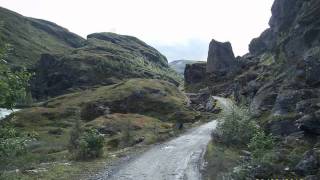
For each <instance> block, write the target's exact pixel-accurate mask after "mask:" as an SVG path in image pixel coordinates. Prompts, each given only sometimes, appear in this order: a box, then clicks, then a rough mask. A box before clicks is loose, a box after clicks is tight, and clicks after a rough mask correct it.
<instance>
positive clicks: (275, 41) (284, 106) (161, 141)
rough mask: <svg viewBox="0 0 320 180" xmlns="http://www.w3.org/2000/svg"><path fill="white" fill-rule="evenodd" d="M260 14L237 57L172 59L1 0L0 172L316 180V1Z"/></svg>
mask: <svg viewBox="0 0 320 180" xmlns="http://www.w3.org/2000/svg"><path fill="white" fill-rule="evenodd" d="M271 12H272V16H271V18H270V21H269V28H268V29H266V30H265V31H264V32H262V33H261V35H260V36H259V37H257V38H254V39H253V40H252V41H251V42H250V44H249V52H248V53H247V54H245V55H243V56H235V53H234V50H233V46H232V44H231V43H230V42H219V41H217V40H215V39H212V40H211V42H210V44H208V56H207V60H206V61H197V60H184V59H181V60H176V61H171V62H170V60H168V59H167V58H166V57H165V55H163V54H162V53H161V52H159V51H158V50H157V49H156V48H154V47H152V46H151V45H149V44H147V43H146V42H144V41H142V40H140V39H138V38H137V37H134V36H129V35H121V34H117V33H113V32H98V33H91V34H89V35H87V37H86V38H83V37H81V36H79V35H77V34H75V33H73V32H70V31H69V30H67V29H66V28H64V27H61V26H59V25H57V24H55V23H53V22H49V21H46V20H41V19H35V18H30V17H26V16H23V15H20V14H18V13H16V12H13V11H11V10H9V9H5V8H2V7H0V179H4V180H6V179H8V180H16V179H21V180H33V179H48V180H51V179H52V180H55V179H59V180H60V179H61V180H62V179H66V180H73V179H74V180H77V179H90V180H95V179H110V180H178V179H187V180H216V179H218V180H220V179H223V180H224V179H227V180H229V179H230V180H233V179H235V180H238V179H239V180H242V179H245V180H247V179H305V180H317V179H320V79H319V75H320V1H318V0H275V1H274V3H273V6H272V9H271ZM213 38H215V37H213ZM200 60H201V59H200Z"/></svg>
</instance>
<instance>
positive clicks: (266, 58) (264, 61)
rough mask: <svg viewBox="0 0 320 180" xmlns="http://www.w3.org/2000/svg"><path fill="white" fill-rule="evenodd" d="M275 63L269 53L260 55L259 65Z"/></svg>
mask: <svg viewBox="0 0 320 180" xmlns="http://www.w3.org/2000/svg"><path fill="white" fill-rule="evenodd" d="M274 63H275V59H274V57H273V55H272V54H271V53H265V54H263V55H262V56H261V59H260V63H259V65H262V66H271V65H272V64H274Z"/></svg>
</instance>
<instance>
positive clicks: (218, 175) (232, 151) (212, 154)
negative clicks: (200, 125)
mask: <svg viewBox="0 0 320 180" xmlns="http://www.w3.org/2000/svg"><path fill="white" fill-rule="evenodd" d="M205 160H206V162H207V166H206V170H205V172H204V179H206V180H215V179H222V178H223V177H224V175H225V174H227V173H229V172H230V171H232V169H233V167H236V166H237V165H238V161H239V160H240V154H239V149H237V148H233V147H226V146H225V145H223V144H221V143H215V142H212V141H211V142H210V143H209V144H208V147H207V152H206V154H205Z"/></svg>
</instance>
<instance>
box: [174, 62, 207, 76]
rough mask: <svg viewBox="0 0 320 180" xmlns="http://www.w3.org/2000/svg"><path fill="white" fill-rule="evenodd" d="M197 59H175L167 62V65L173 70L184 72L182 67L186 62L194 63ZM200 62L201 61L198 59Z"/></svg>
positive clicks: (184, 66)
mask: <svg viewBox="0 0 320 180" xmlns="http://www.w3.org/2000/svg"><path fill="white" fill-rule="evenodd" d="M197 62H199V61H194V60H176V61H172V62H170V63H169V66H170V67H171V68H172V69H173V70H175V71H176V72H177V73H179V74H182V75H183V74H184V69H185V68H186V65H187V64H194V63H197ZM200 62H201V61H200Z"/></svg>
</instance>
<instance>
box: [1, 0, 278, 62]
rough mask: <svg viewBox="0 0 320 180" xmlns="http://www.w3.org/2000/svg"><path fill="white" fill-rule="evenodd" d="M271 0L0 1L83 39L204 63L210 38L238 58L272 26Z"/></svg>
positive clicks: (174, 58)
mask: <svg viewBox="0 0 320 180" xmlns="http://www.w3.org/2000/svg"><path fill="white" fill-rule="evenodd" d="M272 3H273V0H0V6H2V7H5V8H8V9H10V10H13V11H16V12H18V13H20V14H22V15H25V16H29V17H35V18H39V19H45V20H49V21H52V22H55V23H57V24H59V25H61V26H63V27H65V28H67V29H69V30H70V31H72V32H74V33H77V34H79V35H81V36H83V37H86V36H87V35H88V34H91V33H94V32H115V33H119V34H126V35H132V36H136V37H138V38H140V39H141V40H143V41H145V42H147V43H148V44H150V45H152V46H154V47H155V48H157V49H158V50H160V51H161V52H162V53H163V54H164V55H166V56H167V58H168V59H169V60H176V59H195V60H205V59H206V56H207V51H208V44H209V42H210V40H211V39H216V40H218V41H230V42H231V43H232V46H233V50H234V52H235V54H236V55H243V54H245V53H246V52H248V44H249V42H250V41H251V39H252V38H254V37H257V36H259V35H260V33H261V32H262V31H263V30H265V29H266V28H268V21H269V18H270V16H271V11H270V9H271V6H272Z"/></svg>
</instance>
